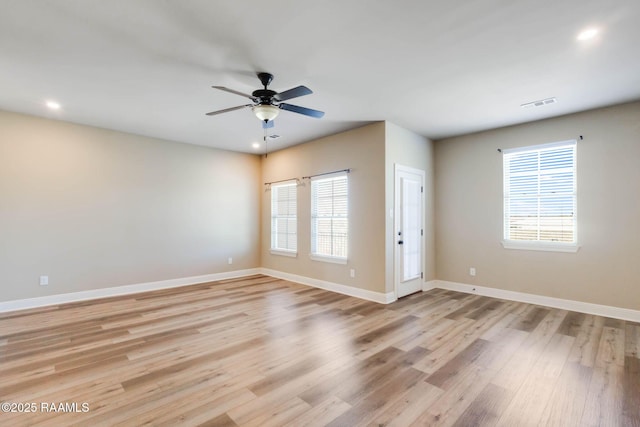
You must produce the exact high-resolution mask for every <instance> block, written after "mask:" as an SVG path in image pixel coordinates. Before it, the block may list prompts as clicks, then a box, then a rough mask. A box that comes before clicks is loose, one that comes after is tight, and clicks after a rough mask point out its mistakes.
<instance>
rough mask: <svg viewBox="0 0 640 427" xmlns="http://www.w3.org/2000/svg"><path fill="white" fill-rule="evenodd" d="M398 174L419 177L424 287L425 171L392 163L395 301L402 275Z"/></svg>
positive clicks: (421, 286) (421, 257)
mask: <svg viewBox="0 0 640 427" xmlns="http://www.w3.org/2000/svg"><path fill="white" fill-rule="evenodd" d="M400 172H407V173H411V174H416V175H420V187H421V188H422V191H421V193H420V194H421V196H420V204H421V209H422V215H421V218H420V225H421V229H422V239H421V240H420V271H421V272H422V283H421V284H420V289H422V288H423V287H424V266H425V262H424V260H425V239H424V223H425V221H424V219H425V197H424V181H425V175H426V173H425V171H424V170H422V169H416V168H412V167H410V166H404V165H400V164H398V163H394V183H393V188H394V201H393V213H394V215H393V235H392V236H391V237H392V242H393V243H392V244H393V290H394V293H395V297H396V299H398V298H399V297H398V287H399V285H400V282H401V278H402V273H401V266H400V245H398V232H399V231H400V221H401V219H402V218H401V208H400V202H401V200H400V194H401V189H400V177H399V173H400Z"/></svg>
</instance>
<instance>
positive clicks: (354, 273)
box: [349, 268, 356, 277]
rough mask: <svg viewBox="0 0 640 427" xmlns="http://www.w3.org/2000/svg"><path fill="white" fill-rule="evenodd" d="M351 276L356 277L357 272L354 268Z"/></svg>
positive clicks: (350, 273)
mask: <svg viewBox="0 0 640 427" xmlns="http://www.w3.org/2000/svg"><path fill="white" fill-rule="evenodd" d="M349 275H350V276H351V277H356V270H355V269H354V268H352V269H351V271H349Z"/></svg>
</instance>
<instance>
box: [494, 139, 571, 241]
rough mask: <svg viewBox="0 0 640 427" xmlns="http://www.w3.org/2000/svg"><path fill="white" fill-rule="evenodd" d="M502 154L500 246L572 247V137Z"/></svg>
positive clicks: (505, 151) (506, 151)
mask: <svg viewBox="0 0 640 427" xmlns="http://www.w3.org/2000/svg"><path fill="white" fill-rule="evenodd" d="M503 153H504V155H503V163H504V164H503V172H504V246H505V248H512V249H534V250H557V251H570V252H575V251H577V236H576V141H564V142H557V143H551V144H544V145H537V146H533V147H523V148H518V149H512V150H504V152H503Z"/></svg>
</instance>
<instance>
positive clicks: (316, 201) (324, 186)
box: [311, 173, 349, 259]
mask: <svg viewBox="0 0 640 427" xmlns="http://www.w3.org/2000/svg"><path fill="white" fill-rule="evenodd" d="M348 234H349V189H348V179H347V175H346V174H344V173H342V174H339V175H337V176H332V177H329V178H317V179H312V180H311V254H312V255H320V256H327V257H333V258H343V259H346V258H347V249H348Z"/></svg>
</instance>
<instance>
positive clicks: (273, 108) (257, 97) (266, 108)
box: [207, 73, 324, 129]
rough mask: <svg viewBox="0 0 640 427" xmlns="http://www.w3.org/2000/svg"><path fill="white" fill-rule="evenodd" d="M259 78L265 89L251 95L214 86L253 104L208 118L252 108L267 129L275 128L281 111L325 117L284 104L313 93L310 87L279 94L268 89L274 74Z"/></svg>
mask: <svg viewBox="0 0 640 427" xmlns="http://www.w3.org/2000/svg"><path fill="white" fill-rule="evenodd" d="M258 78H259V79H260V82H261V83H262V86H264V89H258V90H254V91H253V92H252V93H251V95H249V94H246V93H242V92H239V91H237V90H233V89H229V88H226V87H224V86H212V87H213V88H214V89H218V90H223V91H225V92H229V93H235V94H236V95H240V96H244V97H245V98H249V99H250V100H251V101H252V102H253V103H252V104H246V105H239V106H237V107H231V108H225V109H224V110H218V111H212V112H210V113H207V116H215V115H217V114H222V113H228V112H229V111H235V110H241V109H243V108H248V107H251V109H252V110H253V114H255V115H256V117H257V118H258V119H259V120H261V121H262V127H263V128H265V129H267V128H271V127H273V120H274V119H275V118H276V117H277V116H278V114H279V113H280V110H287V111H292V112H294V113H298V114H303V115H305V116H309V117H315V118H317V119H319V118H321V117H322V116H324V112H322V111H318V110H313V109H311V108H306V107H300V106H299V105H292V104H286V103H284V102H282V101H286V100H289V99H293V98H297V97H299V96H304V95H309V94H311V93H313V92H312V91H311V89H309V88H308V87H306V86H297V87H294V88H292V89H289V90H285V91H284V92H280V93H278V92H275V91H273V90H271V89H269V88H268V86H269V84H270V83H271V81H272V80H273V74H269V73H258Z"/></svg>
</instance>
